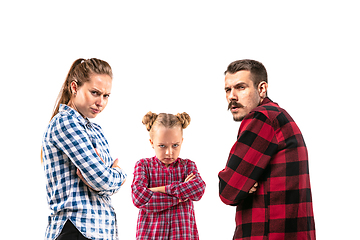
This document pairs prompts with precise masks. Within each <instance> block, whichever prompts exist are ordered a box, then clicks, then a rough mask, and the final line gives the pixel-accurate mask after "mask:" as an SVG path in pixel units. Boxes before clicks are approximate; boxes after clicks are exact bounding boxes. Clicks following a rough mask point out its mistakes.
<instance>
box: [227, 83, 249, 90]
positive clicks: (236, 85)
mask: <svg viewBox="0 0 360 240" xmlns="http://www.w3.org/2000/svg"><path fill="white" fill-rule="evenodd" d="M240 86H245V87H247V86H248V85H247V84H246V83H245V82H238V83H236V84H235V85H233V86H226V87H225V88H224V89H225V90H228V89H231V88H232V87H234V88H237V87H240Z"/></svg>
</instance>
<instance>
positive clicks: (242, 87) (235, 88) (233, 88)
mask: <svg viewBox="0 0 360 240" xmlns="http://www.w3.org/2000/svg"><path fill="white" fill-rule="evenodd" d="M250 77H251V73H250V71H247V70H243V71H238V72H236V73H234V74H230V73H227V74H226V75H225V92H226V100H227V102H228V104H229V110H230V111H231V113H232V114H233V117H234V121H242V120H243V119H244V117H245V116H246V115H247V114H248V113H249V112H251V110H253V109H254V108H256V107H257V106H258V105H259V104H260V102H261V101H262V99H261V97H260V93H259V90H258V89H257V88H255V87H254V84H253V81H252V80H251V78H250ZM259 86H260V84H259Z"/></svg>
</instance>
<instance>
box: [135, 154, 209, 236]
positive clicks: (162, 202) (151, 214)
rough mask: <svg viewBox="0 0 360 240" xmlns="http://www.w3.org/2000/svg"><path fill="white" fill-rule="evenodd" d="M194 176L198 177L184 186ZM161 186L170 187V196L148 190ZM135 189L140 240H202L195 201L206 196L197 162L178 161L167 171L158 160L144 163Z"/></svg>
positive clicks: (138, 165) (138, 170)
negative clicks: (198, 227)
mask: <svg viewBox="0 0 360 240" xmlns="http://www.w3.org/2000/svg"><path fill="white" fill-rule="evenodd" d="M191 173H194V174H195V175H196V177H195V178H194V179H193V180H191V181H188V182H184V180H185V178H186V177H187V176H188V175H189V174H191ZM160 186H166V187H165V191H166V193H167V194H164V193H159V192H152V191H150V190H149V189H148V188H152V187H160ZM131 188H132V199H133V203H134V205H135V206H136V207H137V208H139V209H140V211H139V217H138V223H137V228H136V238H137V239H141V240H144V239H157V240H158V239H181V240H187V239H199V234H198V231H197V227H196V222H195V214H194V205H193V201H198V200H200V199H201V197H202V196H203V194H204V191H205V182H204V181H203V180H202V179H201V177H200V175H199V173H198V170H197V168H196V165H195V163H194V162H193V161H191V160H189V159H181V158H178V159H177V160H176V161H175V162H173V163H172V164H170V165H169V167H166V166H165V165H164V164H163V163H162V162H160V160H159V159H158V158H157V157H152V158H145V159H141V160H139V161H138V162H137V163H136V165H135V170H134V180H133V183H132V185H131ZM186 199H188V200H187V201H185V202H179V200H182V201H184V200H186Z"/></svg>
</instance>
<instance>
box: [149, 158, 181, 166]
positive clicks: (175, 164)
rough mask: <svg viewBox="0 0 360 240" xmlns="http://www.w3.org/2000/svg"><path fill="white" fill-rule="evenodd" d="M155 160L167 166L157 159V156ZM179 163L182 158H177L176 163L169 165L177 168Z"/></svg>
mask: <svg viewBox="0 0 360 240" xmlns="http://www.w3.org/2000/svg"><path fill="white" fill-rule="evenodd" d="M154 158H155V160H156V161H158V162H159V164H162V165H164V166H165V164H164V163H163V162H161V161H160V160H159V159H158V158H157V156H155V157H154ZM179 162H180V158H177V159H176V160H175V161H174V162H172V163H171V164H170V165H169V167H170V166H173V167H176V166H177V165H178V164H179Z"/></svg>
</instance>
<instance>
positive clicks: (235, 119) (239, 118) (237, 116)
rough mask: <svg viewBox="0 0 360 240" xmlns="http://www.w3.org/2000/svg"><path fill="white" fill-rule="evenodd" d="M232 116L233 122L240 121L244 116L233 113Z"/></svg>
mask: <svg viewBox="0 0 360 240" xmlns="http://www.w3.org/2000/svg"><path fill="white" fill-rule="evenodd" d="M233 118H234V121H235V122H241V121H242V120H243V119H244V118H245V116H242V115H235V114H233Z"/></svg>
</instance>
